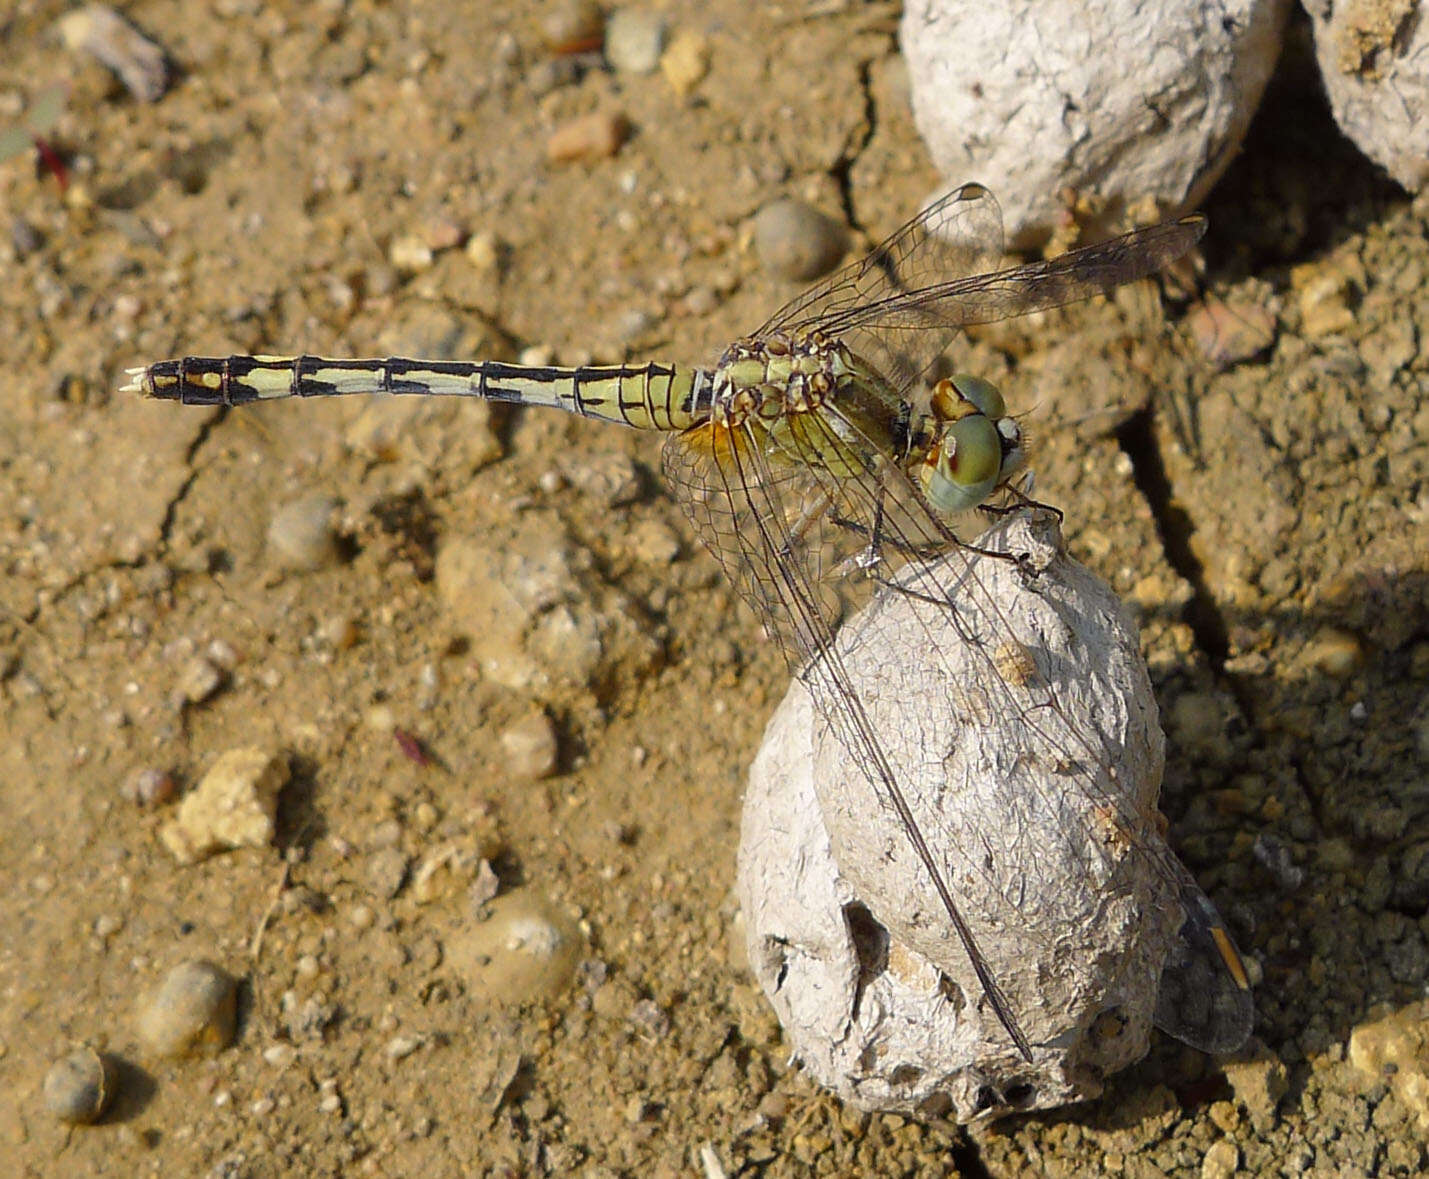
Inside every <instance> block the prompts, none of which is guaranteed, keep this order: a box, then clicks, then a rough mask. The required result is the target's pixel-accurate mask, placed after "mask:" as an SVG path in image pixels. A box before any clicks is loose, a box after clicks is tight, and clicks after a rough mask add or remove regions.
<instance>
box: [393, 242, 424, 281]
mask: <svg viewBox="0 0 1429 1179" xmlns="http://www.w3.org/2000/svg"><path fill="white" fill-rule="evenodd" d="M387 261H389V262H390V263H392V265H393V266H394V267H395V268H396V269H397V271H398V272H399V273H402V274H420V273H422V271H424V270H430V269H431V268H432V247H431V246H429V245H428V244H427V243H426V242H425V241H424V240H423V239H422V238H420V237H416V236H413V235H407V236H405V237H399V238H395V239H394V240H393V242H392V244H391V245H390V246H389V247H388V248H387Z"/></svg>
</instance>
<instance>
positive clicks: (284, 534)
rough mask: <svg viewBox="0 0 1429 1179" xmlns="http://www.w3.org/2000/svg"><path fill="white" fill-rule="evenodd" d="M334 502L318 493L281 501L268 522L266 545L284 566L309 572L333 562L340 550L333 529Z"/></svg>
mask: <svg viewBox="0 0 1429 1179" xmlns="http://www.w3.org/2000/svg"><path fill="white" fill-rule="evenodd" d="M336 508H337V501H336V500H334V499H333V498H332V496H330V495H324V494H322V493H321V492H319V493H317V494H314V495H305V496H303V497H302V498H301V499H295V500H293V501H292V502H291V503H288V504H285V505H284V506H283V507H281V508H279V509H278V511H277V512H276V513H275V514H274V516H273V519H272V521H271V522H270V523H269V525H268V547H269V549H270V550H271V551H272V553H273V555H274V556H275V557H276V558H277V559H278V561H279V563H280V564H281V565H282V566H283V567H284V568H285V569H292V570H294V571H297V572H311V571H312V570H315V569H322V568H324V567H326V566H329V565H335V564H337V561H338V559H339V557H340V556H341V551H340V549H339V547H338V543H337V533H336V532H335V531H334V530H333V526H332V518H333V512H334V511H335V510H336Z"/></svg>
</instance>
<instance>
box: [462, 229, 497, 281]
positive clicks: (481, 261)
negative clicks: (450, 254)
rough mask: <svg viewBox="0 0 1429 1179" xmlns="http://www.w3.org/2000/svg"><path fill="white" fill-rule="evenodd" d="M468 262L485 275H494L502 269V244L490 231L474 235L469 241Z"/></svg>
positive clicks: (467, 246) (467, 249) (467, 244)
mask: <svg viewBox="0 0 1429 1179" xmlns="http://www.w3.org/2000/svg"><path fill="white" fill-rule="evenodd" d="M465 253H466V260H467V261H468V262H470V263H471V265H472V268H473V269H474V270H475V271H476V272H477V273H478V274H483V275H494V274H496V273H497V271H498V270H499V269H500V267H501V243H500V242H499V241H498V240H497V238H496V235H495V234H494V233H492V232H491V231H490V230H483V231H482V232H481V233H474V234H472V235H471V237H470V238H468V239H467V243H466V250H465Z"/></svg>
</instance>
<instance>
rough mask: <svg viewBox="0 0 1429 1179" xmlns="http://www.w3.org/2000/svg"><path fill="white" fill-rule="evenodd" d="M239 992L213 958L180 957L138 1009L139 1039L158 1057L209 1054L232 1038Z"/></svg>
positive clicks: (226, 1044) (225, 1044)
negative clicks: (184, 960) (205, 959)
mask: <svg viewBox="0 0 1429 1179" xmlns="http://www.w3.org/2000/svg"><path fill="white" fill-rule="evenodd" d="M236 1019H237V993H236V987H235V984H234V981H233V978H232V977H231V976H230V975H229V974H228V973H227V972H226V971H223V970H221V969H219V967H217V966H215V965H214V964H213V963H212V962H206V961H203V960H201V959H192V960H190V961H187V962H180V963H179V964H178V965H177V966H175V967H174V968H173V969H172V970H171V971H169V973H168V975H167V976H166V977H165V979H164V981H163V983H161V984H160V986H159V989H158V990H157V991H155V992H154V993H153V995H151V996H150V997H149V999H148V1001H147V1002H146V1003H145V1004H144V1006H143V1008H142V1009H141V1010H140V1012H139V1029H138V1030H139V1038H140V1040H141V1041H142V1042H143V1043H144V1045H145V1047H146V1048H148V1049H149V1050H150V1051H151V1052H153V1053H154V1054H155V1055H158V1056H165V1057H179V1056H189V1055H213V1054H215V1053H217V1052H219V1051H221V1050H222V1049H224V1048H226V1047H227V1046H228V1045H229V1044H230V1043H231V1042H232V1041H233V1034H234V1030H235V1023H236Z"/></svg>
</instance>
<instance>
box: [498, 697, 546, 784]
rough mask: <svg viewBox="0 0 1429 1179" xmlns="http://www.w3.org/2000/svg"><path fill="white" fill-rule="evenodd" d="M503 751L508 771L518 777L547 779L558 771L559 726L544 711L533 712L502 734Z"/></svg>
mask: <svg viewBox="0 0 1429 1179" xmlns="http://www.w3.org/2000/svg"><path fill="white" fill-rule="evenodd" d="M501 748H502V751H503V752H504V753H505V754H506V769H507V771H508V772H509V773H511V774H512V775H513V776H515V777H518V778H527V779H535V778H545V777H548V776H550V775H551V774H553V773H554V772H555V770H556V758H557V754H558V752H559V750H558V743H557V740H556V727H555V725H553V724H552V723H551V718H550V717H548V716H547V715H546V714H545V713H544V712H533V713H531V714H530V715H529V716H527V717H525V718H523V719H522V720H519V721H517V722H516V723H515V724H513V725H510V726H508V727H507V728H506V729H505V730H504V731H503V732H502V734H501Z"/></svg>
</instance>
